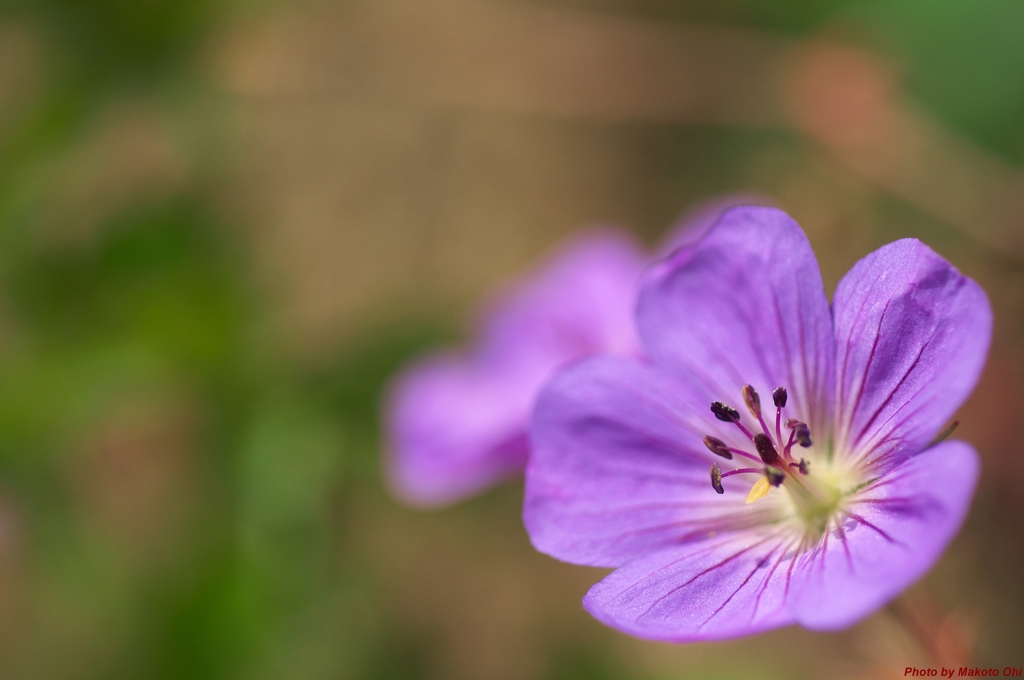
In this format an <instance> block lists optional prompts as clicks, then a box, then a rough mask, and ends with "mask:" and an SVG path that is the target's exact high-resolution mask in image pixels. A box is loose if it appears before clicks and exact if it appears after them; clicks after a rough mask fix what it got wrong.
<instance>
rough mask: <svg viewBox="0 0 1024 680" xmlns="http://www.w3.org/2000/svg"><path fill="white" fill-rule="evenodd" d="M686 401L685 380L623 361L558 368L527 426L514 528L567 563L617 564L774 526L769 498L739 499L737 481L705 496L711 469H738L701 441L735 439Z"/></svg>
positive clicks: (775, 505) (690, 396) (743, 484)
mask: <svg viewBox="0 0 1024 680" xmlns="http://www.w3.org/2000/svg"><path fill="white" fill-rule="evenodd" d="M695 399H698V398H696V397H695V396H694V391H693V390H692V388H691V387H690V386H688V385H687V384H686V383H685V382H682V381H680V380H678V379H676V378H673V377H672V376H670V375H668V374H666V373H664V372H661V371H658V370H657V368H656V367H654V366H652V365H651V364H649V363H646V362H642V361H639V360H634V359H628V358H624V357H593V358H591V359H587V360H585V361H581V362H579V363H577V364H574V365H572V366H569V367H567V368H566V369H564V370H563V371H561V372H559V373H558V374H557V375H556V376H555V377H554V378H553V379H552V380H551V381H550V382H549V383H548V384H547V386H546V387H545V388H544V390H543V391H542V392H541V394H540V396H539V397H538V399H537V403H536V406H535V408H534V415H533V420H532V425H531V446H532V454H531V457H530V462H529V465H528V467H527V471H526V495H525V501H524V509H523V521H524V523H525V525H526V529H527V531H528V533H529V534H530V540H531V541H532V542H533V545H534V547H536V548H537V549H538V550H540V551H541V552H544V553H547V554H549V555H551V556H553V557H557V558H558V559H561V560H565V561H567V562H574V563H577V564H586V565H591V566H619V565H621V564H624V563H626V562H627V561H630V560H632V559H634V558H635V557H636V556H637V555H641V554H644V553H648V552H653V551H656V550H661V549H663V548H665V547H668V546H674V545H678V544H680V543H682V542H685V541H693V540H698V539H703V538H706V537H707V536H708V534H709V533H716V532H718V533H721V532H727V531H735V530H739V529H743V528H750V527H752V526H759V525H761V524H764V523H765V522H769V521H771V520H772V519H774V518H775V517H776V516H777V513H778V512H779V510H780V505H779V502H780V499H779V498H775V499H774V500H773V499H772V497H769V498H767V499H765V500H764V501H762V502H760V503H758V505H757V506H756V507H751V506H747V505H746V504H745V503H744V497H745V496H746V494H747V491H748V490H749V489H750V485H751V483H752V482H753V480H752V479H751V478H750V477H749V476H748V477H745V478H735V479H734V478H730V479H729V480H728V481H727V482H726V483H724V486H725V488H726V492H725V494H724V495H719V494H717V493H715V491H714V490H713V489H712V487H711V480H710V469H711V464H712V463H713V462H718V463H720V464H721V467H722V469H723V470H728V469H734V468H738V467H746V465H743V463H742V461H743V460H744V459H733V460H731V461H727V460H724V459H722V458H718V457H716V456H714V455H713V454H711V453H710V452H709V451H708V450H707V448H706V447H705V446H704V444H703V442H702V439H703V436H704V435H705V434H712V435H713V436H716V437H719V438H720V439H722V440H723V441H724V442H726V443H727V444H729V445H733V446H736V445H739V444H741V441H740V440H739V437H742V435H740V434H738V430H737V429H736V428H735V427H734V426H731V425H726V424H725V423H720V422H718V421H715V420H714V418H709V417H708V415H706V414H705V411H706V409H707V406H706V405H705V404H704V403H703V402H702V401H700V402H698V401H695ZM747 445H748V448H749V441H747ZM744 479H746V480H750V481H744ZM776 496H778V494H776Z"/></svg>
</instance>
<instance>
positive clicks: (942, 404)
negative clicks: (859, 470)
mask: <svg viewBox="0 0 1024 680" xmlns="http://www.w3.org/2000/svg"><path fill="white" fill-rule="evenodd" d="M834 308H835V325H836V371H837V377H836V404H837V415H836V442H837V445H838V451H839V453H840V455H842V454H844V453H845V454H847V455H866V456H870V460H871V461H872V462H873V463H874V464H876V465H881V466H883V469H884V467H885V466H887V465H895V464H898V463H899V462H900V461H901V460H902V459H904V458H906V457H907V456H908V455H913V454H914V453H916V452H917V451H920V450H921V448H922V447H924V446H925V445H926V444H927V443H928V442H929V441H930V440H931V439H932V438H933V437H934V436H935V435H936V433H938V431H939V430H940V428H942V427H943V426H944V425H945V423H946V421H947V420H948V419H949V418H950V417H951V416H952V415H953V413H954V412H955V411H956V409H957V408H958V407H959V406H960V404H961V403H962V402H963V401H964V399H966V398H967V395H968V394H970V391H971V390H972V389H973V387H974V385H975V383H976V382H977V380H978V376H979V375H980V373H981V369H982V366H983V365H984V363H985V355H986V353H987V352H988V345H989V340H990V338H991V335H992V311H991V309H990V308H989V304H988V299H987V298H986V296H985V293H984V291H983V290H982V289H981V288H980V287H979V286H978V284H976V283H975V282H974V281H972V280H971V279H969V278H967V277H965V276H963V275H962V274H960V272H958V271H957V270H956V269H955V268H954V267H953V266H952V265H950V264H949V263H948V262H947V261H946V260H944V259H942V258H941V257H940V256H939V255H937V254H936V253H935V252H934V251H933V250H932V249H931V248H929V247H928V246H926V245H924V244H922V243H921V242H920V241H917V240H915V239H904V240H901V241H896V242H895V243H890V244H889V245H887V246H884V247H882V248H880V249H878V250H876V251H875V252H874V253H872V254H870V255H868V256H867V257H865V258H864V259H862V260H861V261H860V262H858V263H857V264H856V265H855V266H854V268H853V269H851V270H850V272H849V273H848V274H847V275H846V276H845V277H843V280H842V281H841V282H840V283H839V286H838V288H837V289H836V295H835V301H834Z"/></svg>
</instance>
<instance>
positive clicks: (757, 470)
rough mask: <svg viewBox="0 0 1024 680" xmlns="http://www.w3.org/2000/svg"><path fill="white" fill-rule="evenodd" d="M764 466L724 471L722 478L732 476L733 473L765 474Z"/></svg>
mask: <svg viewBox="0 0 1024 680" xmlns="http://www.w3.org/2000/svg"><path fill="white" fill-rule="evenodd" d="M763 474H764V468H736V469H735V470H729V471H728V472H723V473H722V479H725V478H726V477H732V476H733V475H763Z"/></svg>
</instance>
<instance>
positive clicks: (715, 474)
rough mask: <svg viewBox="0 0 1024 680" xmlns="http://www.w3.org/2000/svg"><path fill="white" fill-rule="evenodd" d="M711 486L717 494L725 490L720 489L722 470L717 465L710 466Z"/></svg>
mask: <svg viewBox="0 0 1024 680" xmlns="http://www.w3.org/2000/svg"><path fill="white" fill-rule="evenodd" d="M711 486H712V487H714V489H715V491H717V492H718V493H725V488H723V487H722V468H720V467H718V463H714V464H713V465H712V466H711Z"/></svg>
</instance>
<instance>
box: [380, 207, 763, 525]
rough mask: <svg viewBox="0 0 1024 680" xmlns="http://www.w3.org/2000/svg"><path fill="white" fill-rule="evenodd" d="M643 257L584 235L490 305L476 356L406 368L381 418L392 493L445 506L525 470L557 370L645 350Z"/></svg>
mask: <svg viewBox="0 0 1024 680" xmlns="http://www.w3.org/2000/svg"><path fill="white" fill-rule="evenodd" d="M743 198H745V197H741V196H729V197H725V198H722V199H718V200H715V201H710V202H708V203H705V204H703V205H700V206H698V207H697V208H696V209H695V210H694V211H692V212H690V213H689V214H687V215H686V216H684V218H683V219H681V220H680V221H679V222H678V223H677V225H676V227H675V228H673V229H672V230H670V233H669V236H668V238H667V239H666V241H665V244H664V245H663V246H662V249H661V252H662V253H667V252H669V251H670V250H671V249H674V248H676V247H678V246H680V245H683V244H686V243H692V242H694V241H696V240H699V238H700V237H701V236H703V234H704V233H705V232H707V230H708V229H709V228H710V227H711V225H712V224H714V222H715V220H716V219H717V217H718V215H719V214H721V212H722V211H723V210H724V209H726V208H727V207H729V206H733V205H737V204H738V203H740V202H741V201H742V200H743ZM648 262H649V258H648V256H647V255H646V254H644V253H643V251H642V250H641V248H640V247H639V246H638V245H637V243H636V242H635V241H634V240H633V239H632V238H631V237H629V236H626V235H624V234H622V233H620V232H617V231H611V230H601V231H591V232H587V233H584V234H581V235H578V236H577V237H576V238H574V239H572V240H570V241H569V242H568V243H566V244H564V245H563V246H562V247H561V248H560V249H559V250H558V251H557V252H556V253H554V254H553V255H552V256H551V257H550V258H549V259H548V260H547V261H546V262H545V263H543V264H542V265H541V266H540V267H539V268H538V269H537V270H536V271H533V272H530V273H528V274H526V275H525V276H523V277H522V278H521V279H519V280H518V281H516V282H514V283H513V284H512V285H511V286H510V287H509V288H508V289H507V290H506V291H505V292H504V294H503V295H501V296H499V297H498V298H497V299H496V300H495V301H494V302H493V303H492V304H491V305H490V308H489V311H488V312H487V313H486V314H485V315H484V318H483V320H482V322H481V324H480V330H479V339H478V342H477V344H476V347H475V348H474V349H473V350H472V351H470V352H468V353H466V352H455V351H445V352H440V353H434V354H430V355H428V356H427V357H425V358H422V359H420V360H419V361H417V362H415V363H414V364H413V365H411V366H410V367H408V368H407V369H405V370H404V371H403V372H402V373H400V374H399V375H398V376H397V378H396V379H395V380H394V381H393V383H392V385H391V387H390V389H389V390H388V398H387V400H386V415H385V421H386V431H387V433H388V438H389V441H388V446H387V453H388V455H387V457H386V459H385V464H386V475H387V477H388V482H389V485H390V486H391V488H392V491H393V492H394V493H395V495H397V496H398V497H399V498H400V499H402V500H404V501H405V502H407V503H409V504H412V505H417V506H438V505H443V504H445V503H450V502H453V501H456V500H460V499H462V498H465V497H466V496H469V495H471V494H473V493H476V492H478V491H481V490H483V489H485V488H487V487H489V486H491V485H493V484H495V483H496V482H498V481H501V480H502V479H504V478H506V477H509V476H511V475H513V474H518V473H520V472H522V470H523V468H524V467H525V465H526V459H527V456H528V455H529V446H528V438H527V427H528V422H529V415H530V411H531V410H532V409H533V400H534V398H535V397H536V395H537V392H538V391H539V390H540V388H541V386H542V385H543V384H544V382H545V381H546V380H547V379H548V378H549V377H550V376H551V374H552V373H553V372H554V371H555V370H556V369H557V368H558V367H560V366H561V365H562V364H564V363H566V362H567V361H571V360H573V359H577V358H579V357H581V356H586V355H590V354H600V353H611V354H618V355H623V356H638V355H639V354H640V351H641V350H640V342H639V340H638V338H637V337H636V330H635V323H634V321H633V308H634V306H635V302H636V291H637V284H638V281H639V278H640V274H641V272H642V271H643V268H644V266H645V265H646V264H647V263H648Z"/></svg>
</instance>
